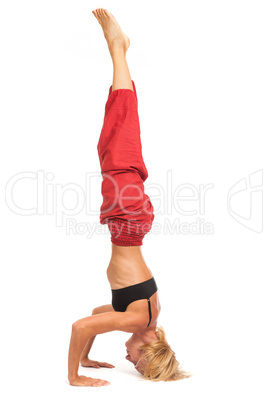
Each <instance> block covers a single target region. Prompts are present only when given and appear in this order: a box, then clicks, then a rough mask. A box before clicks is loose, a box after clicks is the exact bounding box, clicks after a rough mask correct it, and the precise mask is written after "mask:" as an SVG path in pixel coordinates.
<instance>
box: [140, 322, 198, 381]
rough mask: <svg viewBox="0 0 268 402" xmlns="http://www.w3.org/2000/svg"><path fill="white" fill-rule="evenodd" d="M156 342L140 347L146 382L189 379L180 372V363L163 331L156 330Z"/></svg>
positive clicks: (159, 328)
mask: <svg viewBox="0 0 268 402" xmlns="http://www.w3.org/2000/svg"><path fill="white" fill-rule="evenodd" d="M156 330H157V331H156V336H157V338H158V340H155V341H152V342H148V343H145V344H144V345H142V346H140V348H139V349H140V350H142V356H141V358H140V360H143V362H144V363H145V367H144V370H143V375H144V377H145V379H146V380H152V381H176V380H182V379H184V378H188V377H190V376H191V375H192V374H191V373H187V372H185V371H184V370H182V369H181V368H180V367H179V366H180V363H179V362H178V361H177V360H176V357H175V353H174V352H173V350H172V349H171V347H170V346H169V344H168V343H167V340H166V334H165V331H164V329H163V328H162V327H161V326H160V327H157V328H156Z"/></svg>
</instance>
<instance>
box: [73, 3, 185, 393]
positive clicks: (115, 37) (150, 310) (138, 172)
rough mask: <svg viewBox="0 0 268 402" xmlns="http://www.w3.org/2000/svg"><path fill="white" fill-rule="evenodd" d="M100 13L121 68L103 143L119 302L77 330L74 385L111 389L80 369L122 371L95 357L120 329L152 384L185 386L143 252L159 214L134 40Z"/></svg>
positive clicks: (111, 271)
mask: <svg viewBox="0 0 268 402" xmlns="http://www.w3.org/2000/svg"><path fill="white" fill-rule="evenodd" d="M93 14H94V16H95V17H96V18H97V20H98V22H99V23H100V25H101V27H102V29H103V33H104V36H105V39H106V41H107V44H108V48H109V51H110V55H111V57H112V62H113V84H112V86H111V87H110V89H109V94H108V100H107V102H106V105H105V116H104V122H103V127H102V131H101V134H100V139H99V142H98V145H97V150H98V155H99V160H100V166H101V173H102V178H103V181H102V189H101V191H102V196H103V203H102V206H101V211H100V212H101V214H100V222H101V224H108V227H109V230H110V232H111V242H112V256H111V260H110V263H109V266H108V269H107V277H108V280H109V282H110V286H111V292H112V304H108V305H105V306H101V307H97V308H95V309H94V310H93V311H92V315H91V316H90V317H86V318H83V319H81V320H78V321H76V322H75V323H74V324H73V325H72V334H71V340H70V348H69V357H68V379H69V383H70V385H77V386H102V385H108V384H109V382H108V381H104V380H100V379H95V378H90V377H85V376H79V375H78V369H79V364H80V363H81V365H82V366H83V367H108V368H112V367H114V366H112V365H111V364H108V363H100V362H96V361H92V360H90V359H89V358H88V354H89V351H90V349H91V347H92V344H93V341H94V339H95V337H96V335H98V334H103V333H105V332H110V331H115V330H118V331H124V332H129V333H132V334H133V335H132V336H131V337H130V339H129V340H128V341H127V342H126V344H125V345H126V349H127V356H126V359H127V360H129V361H130V362H131V363H132V364H134V366H135V368H136V370H137V371H138V372H139V373H141V374H142V375H144V377H145V378H146V379H150V380H154V381H161V380H163V381H172V380H179V379H182V378H186V377H189V374H188V373H185V372H184V371H183V370H181V369H180V367H179V362H178V361H177V360H176V358H175V354H174V352H173V351H172V349H171V348H170V346H169V345H168V343H167V341H166V337H165V333H164V330H163V328H162V327H157V319H158V316H159V313H160V303H159V299H158V291H157V285H156V282H155V279H154V277H153V276H152V273H151V271H150V269H149V268H148V267H147V266H146V263H145V261H144V259H143V256H142V253H141V249H140V246H141V245H142V244H143V237H144V236H145V234H146V233H148V232H149V231H150V229H151V226H152V222H153V219H154V214H153V206H152V204H151V201H150V198H149V197H148V195H146V194H145V193H144V185H143V183H144V181H145V180H146V179H147V177H148V172H147V169H146V166H145V164H144V161H143V157H142V146H141V140H140V126H139V116H138V99H137V93H136V88H135V84H134V82H133V81H132V79H131V77H130V73H129V69H128V64H127V61H126V52H127V50H128V47H129V45H130V42H129V38H128V37H127V36H126V35H125V34H124V33H123V32H122V30H121V28H120V26H119V25H118V23H117V21H116V20H115V18H114V17H113V15H112V14H110V13H109V12H108V11H107V10H105V9H103V8H99V9H96V10H94V11H93Z"/></svg>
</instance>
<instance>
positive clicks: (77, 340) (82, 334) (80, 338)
mask: <svg viewBox="0 0 268 402" xmlns="http://www.w3.org/2000/svg"><path fill="white" fill-rule="evenodd" d="M91 336H92V334H90V333H88V331H85V330H84V329H83V328H79V327H78V326H76V325H75V324H73V326H72V335H71V340H70V346H69V355H68V379H69V381H72V380H74V379H76V378H77V377H78V369H79V362H80V356H81V354H82V352H83V350H84V348H85V346H86V343H87V341H88V339H89V338H90V337H91Z"/></svg>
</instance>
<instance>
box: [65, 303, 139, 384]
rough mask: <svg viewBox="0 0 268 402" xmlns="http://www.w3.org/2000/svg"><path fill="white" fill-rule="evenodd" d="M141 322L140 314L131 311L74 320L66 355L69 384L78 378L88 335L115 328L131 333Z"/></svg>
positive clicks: (136, 329) (137, 328) (102, 332)
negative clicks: (67, 354) (81, 357)
mask: <svg viewBox="0 0 268 402" xmlns="http://www.w3.org/2000/svg"><path fill="white" fill-rule="evenodd" d="M143 324H144V322H143V319H142V320H141V318H140V315H139V314H138V313H136V312H133V311H126V312H119V311H113V312H107V313H101V314H96V315H93V316H90V317H86V318H82V319H81V320H78V321H76V322H75V323H74V324H73V325H72V334H71V340H70V347H69V356H68V380H69V382H70V384H71V383H72V382H74V381H75V380H76V379H77V378H78V368H79V360H80V356H81V353H82V351H83V350H84V348H85V345H86V343H87V341H88V339H89V338H90V337H92V336H94V335H95V336H96V335H98V334H104V333H106V332H111V331H116V330H117V331H124V332H130V333H133V332H136V331H138V330H139V329H140V326H141V325H143Z"/></svg>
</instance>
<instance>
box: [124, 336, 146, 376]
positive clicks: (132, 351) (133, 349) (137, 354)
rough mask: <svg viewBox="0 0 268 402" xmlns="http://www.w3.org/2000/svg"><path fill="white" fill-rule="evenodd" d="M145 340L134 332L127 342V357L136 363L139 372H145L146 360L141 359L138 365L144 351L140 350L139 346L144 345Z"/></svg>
mask: <svg viewBox="0 0 268 402" xmlns="http://www.w3.org/2000/svg"><path fill="white" fill-rule="evenodd" d="M143 344H144V342H143V341H142V340H141V339H140V338H139V336H138V335H137V334H135V333H134V334H133V335H132V336H131V338H129V340H128V341H127V342H126V343H125V345H126V348H127V356H126V359H127V360H128V361H130V362H131V363H133V364H134V367H135V369H136V370H137V371H138V372H139V373H141V374H142V373H143V365H144V362H142V361H140V362H139V364H138V365H137V363H138V361H139V359H140V358H141V355H142V351H141V350H139V347H140V346H141V345H143Z"/></svg>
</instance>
